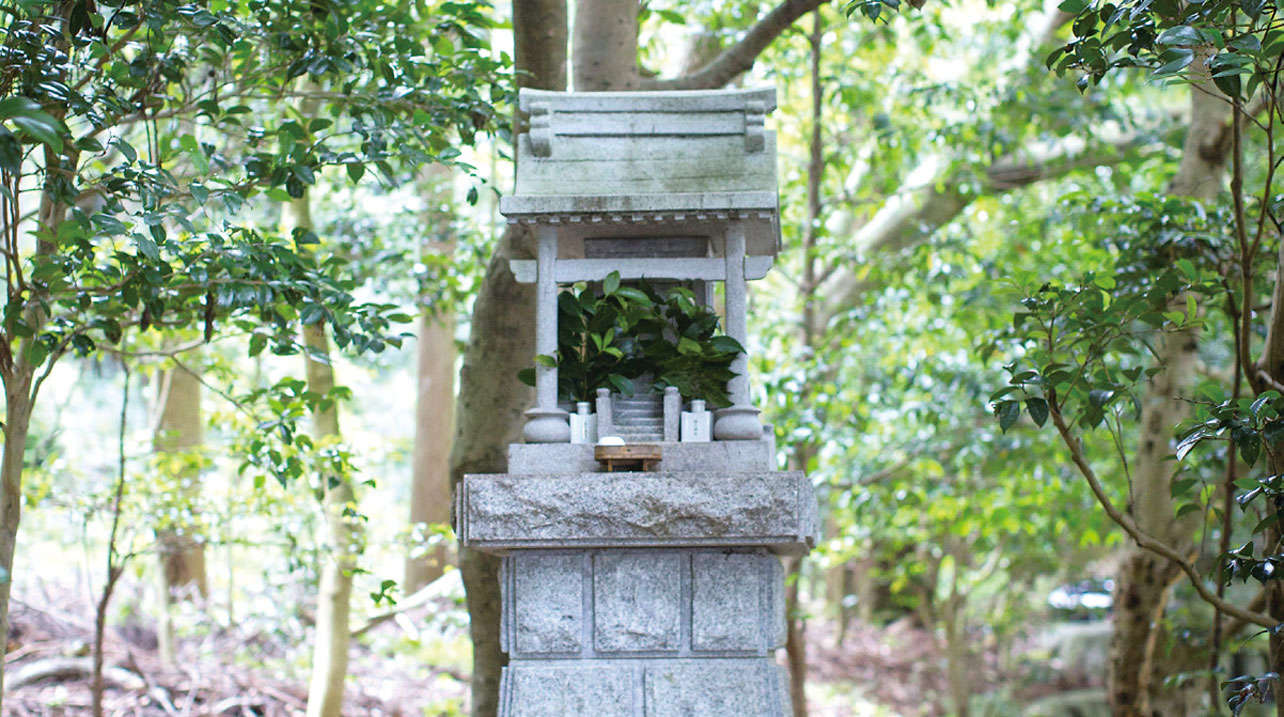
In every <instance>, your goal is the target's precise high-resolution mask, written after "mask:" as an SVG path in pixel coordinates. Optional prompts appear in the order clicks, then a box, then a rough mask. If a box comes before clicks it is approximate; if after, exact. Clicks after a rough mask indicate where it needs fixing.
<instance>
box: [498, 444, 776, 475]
mask: <svg viewBox="0 0 1284 717" xmlns="http://www.w3.org/2000/svg"><path fill="white" fill-rule="evenodd" d="M659 445H660V447H661V450H662V452H663V453H662V457H661V459H660V463H659V465H658V466H657V467H656V470H658V471H666V472H674V471H702V470H709V469H710V468H711V467H716V468H717V469H718V470H722V471H727V472H729V473H737V472H743V471H770V470H775V468H776V447H775V441H774V440H773V439H772V437H770V436H766V437H764V438H763V439H762V440H758V441H711V442H704V443H680V442H677V443H660V444H659ZM600 470H602V467H601V466H600V465H599V464H598V462H597V461H596V460H594V459H593V446H592V444H584V443H512V444H509V446H508V472H509V473H510V474H527V473H561V474H566V473H593V472H596V471H600Z"/></svg>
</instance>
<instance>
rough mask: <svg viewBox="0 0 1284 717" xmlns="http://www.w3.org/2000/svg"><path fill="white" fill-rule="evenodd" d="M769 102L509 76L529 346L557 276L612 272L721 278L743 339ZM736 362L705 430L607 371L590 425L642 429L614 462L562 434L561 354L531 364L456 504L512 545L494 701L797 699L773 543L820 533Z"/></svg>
mask: <svg viewBox="0 0 1284 717" xmlns="http://www.w3.org/2000/svg"><path fill="white" fill-rule="evenodd" d="M774 108H775V91H774V90H771V89H757V90H730V91H711V92H601V93H555V92H543V91H535V90H529V89H523V90H522V91H521V95H520V109H521V110H522V111H523V112H525V113H526V114H527V115H528V116H529V120H530V121H529V130H528V131H527V132H525V133H523V134H521V135H520V136H519V137H518V142H517V182H516V190H515V192H514V193H513V195H511V196H508V197H504V198H503V199H502V200H501V203H500V211H501V212H502V213H503V214H504V215H505V216H506V217H507V218H508V221H509V222H512V223H518V224H524V225H529V226H530V227H532V228H533V230H534V234H535V237H536V252H535V253H536V258H535V259H534V260H526V261H513V262H511V268H512V270H513V273H514V275H515V276H516V277H517V279H518V281H526V282H534V283H535V284H536V285H537V292H536V293H537V299H536V306H535V307H534V311H535V314H536V352H537V353H539V354H554V353H556V351H557V348H558V347H557V333H558V332H557V295H558V291H559V286H560V285H566V284H571V283H574V282H580V281H586V282H594V281H601V280H603V279H605V278H606V277H607V276H608V275H609V274H611V273H613V272H616V273H618V274H619V276H620V278H621V279H623V280H630V279H648V280H658V281H667V282H681V283H683V284H685V285H686V286H689V287H691V288H692V289H693V290H694V292H695V295H696V296H697V297H698V299H699V300H700V301H702V302H703V303H704V304H705V305H709V306H711V305H712V304H713V301H714V299H713V297H714V290H713V288H714V286H715V284H716V283H717V282H723V284H724V292H723V295H724V300H725V304H724V318H725V327H726V332H727V334H728V335H729V336H731V337H732V338H734V339H736V340H737V341H739V342H740V343H741V344H742V345H743V344H744V343H745V339H746V334H747V330H746V282H747V281H748V280H752V279H759V278H762V277H763V276H764V275H765V274H766V272H767V271H768V270H769V269H770V268H771V265H772V262H773V260H774V257H775V254H776V252H777V250H778V248H779V246H780V225H779V208H778V198H777V187H776V172H775V162H776V151H775V135H774V133H772V132H770V131H768V130H765V129H764V126H763V123H764V119H765V117H766V115H767V114H768V113H769V112H770V111H771V110H773V109H774ZM521 308H522V307H514V310H521ZM732 370H733V371H734V372H735V374H736V377H735V378H734V379H733V380H732V381H731V382H730V383H729V384H728V391H727V393H728V395H729V396H730V398H731V404H732V405H731V406H730V407H728V408H724V409H721V410H719V411H717V412H716V414H715V416H714V420H713V427H712V438H713V440H711V441H709V440H704V441H683V440H679V433H680V432H679V431H678V429H677V421H678V414H679V413H681V410H682V404H683V402H684V400H686V399H696V400H693V401H692V403H693V404H694V403H698V399H699V398H700V397H683V396H679V395H677V392H676V390H675V389H672V388H669V389H666V391H665V392H664V394H663V398H662V399H659V398H658V397H657V398H655V399H654V400H656V401H660V402H662V408H658V409H656V412H655V413H654V414H653V413H651V412H649V410H650V409H648V408H647V407H646V406H644V405H642V404H640V403H637V402H639V401H640V402H643V403H645V402H646V401H649V400H652V398H650V397H646V396H643V397H632V398H630V397H622V396H619V395H618V394H612V393H611V392H610V391H608V390H606V389H602V390H599V391H598V395H597V400H596V406H595V407H596V418H597V434H598V436H599V437H601V436H606V435H613V436H614V435H619V436H622V437H623V438H624V441H625V442H626V443H629V444H639V447H646V448H648V449H653V452H651V453H646V455H647V456H649V457H650V460H648V461H645V462H643V463H641V464H640V465H639V466H638V468H640V469H641V470H637V471H631V472H628V471H626V472H611V471H613V470H614V469H615V468H616V467H618V466H616V465H615V464H612V463H611V461H609V460H602V456H601V454H600V453H599V451H600V450H601V448H602V447H601V446H596V447H595V446H594V445H592V443H591V442H588V443H575V442H571V438H572V436H571V428H570V422H569V421H568V418H569V416H568V412H567V410H566V409H565V408H562V407H560V406H559V405H558V396H557V368H555V367H552V366H539V367H537V368H536V404H535V407H534V408H532V409H531V410H530V411H528V412H527V419H528V420H527V423H526V425H525V428H524V432H523V433H524V438H525V443H521V444H513V445H511V446H509V452H508V463H509V465H508V473H506V474H501V475H469V476H465V478H464V480H463V482H462V483H461V484H460V489H459V493H458V496H457V505H456V526H457V533H458V535H459V539H460V541H461V542H462V543H463V544H464V545H466V546H468V547H470V548H472V549H476V550H482V551H487V552H493V553H496V554H499V555H502V556H503V561H502V564H501V565H502V568H501V597H502V603H503V605H502V614H503V618H502V625H501V636H502V637H501V643H502V647H503V649H504V650H505V652H507V653H508V655H509V658H510V662H509V665H508V667H506V668H505V671H504V676H503V680H502V685H501V704H500V714H501V715H504V716H505V717H517V716H519V715H520V716H523V717H525V716H534V715H549V716H552V715H581V714H583V715H594V717H602V716H605V715H628V716H630V717H641V716H644V715H645V716H650V715H679V714H690V715H714V716H716V715H737V716H739V715H763V716H771V717H783V716H784V715H787V714H789V713H790V709H789V697H788V690H787V688H786V686H785V681H784V677H783V673H782V671H781V669H780V668H779V666H778V665H777V664H776V662H775V659H774V655H775V652H776V650H777V649H778V648H779V647H781V646H783V642H784V632H785V631H784V603H783V594H784V584H783V581H784V576H783V571H782V569H781V564H780V560H779V557H778V556H780V555H798V554H802V553H805V552H807V551H808V550H809V549H810V548H811V547H812V546H813V545H814V543H815V540H816V535H817V515H816V503H815V497H814V494H813V491H812V487H811V483H810V481H808V479H807V478H806V476H805V475H803V474H802V473H800V472H787V471H778V470H775V445H774V441H773V439H772V432H771V429H770V426H766V427H764V426H763V425H762V424H761V422H760V421H759V418H758V411H757V409H755V408H754V407H753V406H752V405H751V403H750V399H749V385H748V376H747V370H748V366H747V358H746V357H745V356H744V355H743V354H741V355H740V356H739V357H737V359H736V360H735V362H734V364H733V366H732Z"/></svg>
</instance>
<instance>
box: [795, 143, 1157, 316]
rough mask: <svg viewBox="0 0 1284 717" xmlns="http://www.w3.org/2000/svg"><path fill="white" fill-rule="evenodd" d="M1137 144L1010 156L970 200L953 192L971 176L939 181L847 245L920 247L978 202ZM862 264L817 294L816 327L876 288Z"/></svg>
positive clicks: (868, 249) (889, 208) (1108, 159)
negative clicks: (820, 300)
mask: <svg viewBox="0 0 1284 717" xmlns="http://www.w3.org/2000/svg"><path fill="white" fill-rule="evenodd" d="M1140 142H1141V140H1140V139H1139V138H1138V137H1127V138H1124V139H1121V140H1117V141H1115V142H1112V143H1110V144H1108V145H1105V146H1103V147H1101V148H1100V149H1097V150H1093V151H1084V150H1082V149H1081V148H1080V150H1079V151H1078V152H1076V151H1075V149H1076V148H1074V147H1071V146H1068V145H1067V146H1063V148H1062V149H1060V150H1056V151H1045V152H1043V153H1042V156H1038V155H1039V154H1040V153H1037V152H1030V151H1023V152H1020V153H1016V154H1013V155H1011V156H1009V157H1006V158H1003V159H1000V160H999V161H997V162H995V163H994V164H992V165H991V166H989V167H986V168H984V169H983V170H981V180H982V184H983V188H982V189H981V190H980V191H978V192H973V193H970V194H962V193H960V192H958V191H956V190H955V187H956V186H958V185H959V184H961V183H962V182H963V179H964V178H965V173H967V172H969V171H973V172H974V171H976V170H962V171H960V172H958V173H955V174H951V175H947V176H942V177H939V181H933V182H931V183H928V184H927V185H926V186H925V187H920V188H915V189H912V190H910V191H909V192H907V193H905V194H898V195H897V197H896V198H895V199H894V200H889V201H888V202H887V203H885V204H884V205H883V207H882V208H881V209H879V210H878V212H876V213H875V214H874V216H873V218H871V219H870V220H869V222H868V223H866V224H865V225H864V226H863V227H861V228H860V230H859V231H857V232H856V236H855V237H853V240H852V242H851V243H852V245H853V247H854V248H855V250H856V252H858V253H860V254H862V255H864V256H865V257H866V258H868V256H869V255H871V254H875V253H881V252H886V251H899V250H902V249H906V248H908V247H911V246H914V245H915V244H919V243H921V242H923V241H926V240H927V239H928V238H929V237H931V236H932V234H933V233H935V232H936V230H938V229H940V228H941V227H942V226H945V225H946V224H948V223H950V222H951V221H953V220H954V219H955V218H956V217H957V216H958V215H960V214H962V213H963V210H964V209H966V208H967V207H968V205H970V204H971V203H972V202H973V201H974V200H976V199H977V198H978V197H981V196H995V195H999V194H1003V193H1005V192H1009V191H1012V190H1014V189H1019V188H1021V187H1026V186H1029V185H1031V184H1034V183H1036V182H1039V181H1042V180H1045V179H1054V178H1057V177H1062V176H1065V175H1066V174H1069V173H1070V172H1072V171H1074V170H1076V169H1083V168H1086V167H1096V166H1104V165H1113V164H1118V163H1120V162H1122V161H1124V160H1125V159H1126V158H1127V156H1128V151H1129V150H1131V149H1135V148H1138V146H1139V143H1140ZM1155 149H1158V146H1157V145H1156V147H1155ZM867 263H868V262H862V263H861V264H860V265H857V264H856V263H855V262H848V263H847V265H845V266H843V267H842V268H840V269H839V270H838V271H836V272H834V273H833V274H832V275H831V276H830V277H829V278H828V280H827V281H826V282H824V283H826V284H828V285H829V286H827V287H825V288H822V289H821V290H820V291H818V292H817V293H818V294H819V295H820V296H826V297H830V298H829V299H828V301H827V302H826V305H825V306H824V309H823V311H821V312H820V316H819V317H818V322H819V325H821V326H824V325H826V324H827V323H828V322H829V320H830V319H832V318H833V317H834V316H837V315H838V314H840V313H842V312H843V311H846V310H848V309H850V308H851V307H852V306H853V305H854V304H855V303H856V302H857V301H858V300H859V298H860V297H861V296H863V295H864V294H865V293H867V292H868V291H871V290H874V289H877V288H878V287H880V286H881V285H882V284H881V282H879V281H875V280H872V279H869V278H865V277H862V276H860V275H859V274H858V272H859V271H860V269H861V266H862V265H865V264H867Z"/></svg>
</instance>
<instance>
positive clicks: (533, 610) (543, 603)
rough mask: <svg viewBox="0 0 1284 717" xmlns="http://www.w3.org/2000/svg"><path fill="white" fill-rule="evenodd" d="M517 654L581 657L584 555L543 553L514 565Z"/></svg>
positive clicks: (515, 640)
mask: <svg viewBox="0 0 1284 717" xmlns="http://www.w3.org/2000/svg"><path fill="white" fill-rule="evenodd" d="M509 569H511V570H512V572H513V576H512V583H511V585H512V592H513V599H514V604H513V609H514V610H515V611H516V613H517V614H516V620H515V621H514V622H515V628H516V635H515V639H514V640H513V642H514V643H516V644H515V646H514V647H515V648H516V650H515V651H516V652H519V653H530V654H559V653H560V654H575V655H577V654H579V653H580V649H581V647H582V645H581V642H580V639H581V636H582V635H583V633H584V601H583V599H582V595H583V591H582V589H581V582H582V580H583V573H584V556H582V555H577V554H567V553H540V554H537V555H531V556H529V557H528V558H527V559H525V560H522V561H518V562H516V563H512V564H511V566H509Z"/></svg>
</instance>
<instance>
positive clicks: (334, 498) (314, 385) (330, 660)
mask: <svg viewBox="0 0 1284 717" xmlns="http://www.w3.org/2000/svg"><path fill="white" fill-rule="evenodd" d="M287 220H288V222H289V223H290V224H291V225H292V226H293V227H297V228H303V229H311V228H312V226H313V224H312V211H311V206H310V205H309V203H308V196H307V195H306V194H305V195H304V196H303V197H302V198H300V199H295V200H293V201H291V202H290V203H289V205H288V206H287ZM303 344H304V346H306V347H307V348H308V349H309V351H310V353H305V354H304V356H303V362H304V367H305V370H306V376H307V383H308V390H309V391H311V392H313V393H315V394H318V395H322V396H324V395H326V394H328V393H330V391H331V390H333V389H334V368H333V366H332V365H331V364H330V363H329V362H328V361H323V360H317V359H314V358H312V356H313V355H318V356H321V357H327V356H329V355H330V342H329V339H328V338H327V336H326V332H325V325H324V324H322V323H320V322H318V323H316V324H309V325H307V326H304V327H303ZM312 422H313V423H312V433H313V439H314V440H315V442H316V443H317V444H318V445H326V444H330V443H334V442H336V441H338V440H339V436H340V435H341V434H340V432H339V409H338V407H337V406H336V405H332V406H331V407H330V408H328V409H326V410H324V411H318V412H316V413H315V414H313V416H312ZM319 479H320V481H321V487H322V491H323V498H322V509H323V510H324V512H325V529H326V537H327V540H326V543H327V546H326V547H327V554H326V555H325V557H324V563H323V564H322V566H321V585H320V588H319V590H318V594H317V621H316V625H317V629H316V637H315V638H314V643H313V649H312V676H311V679H310V680H309V683H308V717H339V715H341V714H342V712H343V688H344V679H345V678H346V677H347V674H348V635H349V632H350V630H349V628H348V621H349V612H350V608H351V597H352V575H353V569H354V568H356V567H357V554H358V552H359V550H360V547H359V546H360V541H361V535H360V532H359V529H358V527H357V524H356V522H355V521H353V520H352V519H351V518H349V517H348V516H346V515H345V513H347V512H350V509H351V508H354V507H355V506H356V496H355V494H354V491H353V487H352V480H351V478H350V477H349V476H347V475H345V474H337V475H336V474H329V473H328V472H327V473H326V474H324V475H321V476H320V477H319Z"/></svg>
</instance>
